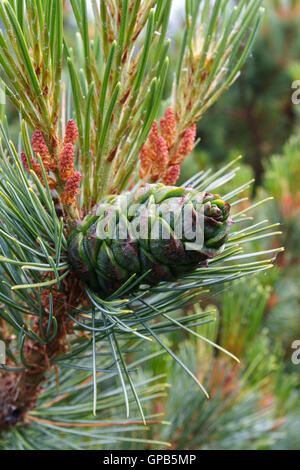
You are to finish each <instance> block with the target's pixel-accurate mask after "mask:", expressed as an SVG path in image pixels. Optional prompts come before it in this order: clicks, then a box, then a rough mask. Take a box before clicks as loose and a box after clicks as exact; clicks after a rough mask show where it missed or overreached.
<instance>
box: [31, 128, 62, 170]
mask: <svg viewBox="0 0 300 470" xmlns="http://www.w3.org/2000/svg"><path fill="white" fill-rule="evenodd" d="M32 148H33V150H34V152H35V153H36V154H39V155H40V157H41V159H42V162H43V164H44V167H45V169H46V170H51V171H54V170H55V169H56V163H55V160H54V157H53V156H52V155H50V152H49V149H48V147H47V145H46V142H45V139H44V136H43V134H42V132H41V131H40V130H39V129H37V130H36V131H35V132H34V134H33V136H32Z"/></svg>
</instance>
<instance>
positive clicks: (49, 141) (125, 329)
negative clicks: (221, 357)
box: [0, 0, 280, 449]
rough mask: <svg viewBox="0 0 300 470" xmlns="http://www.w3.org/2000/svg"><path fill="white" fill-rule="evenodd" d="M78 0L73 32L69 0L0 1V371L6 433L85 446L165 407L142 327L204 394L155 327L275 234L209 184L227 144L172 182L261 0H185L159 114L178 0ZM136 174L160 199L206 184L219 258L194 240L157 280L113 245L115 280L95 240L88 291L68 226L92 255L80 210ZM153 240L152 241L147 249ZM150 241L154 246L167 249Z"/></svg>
mask: <svg viewBox="0 0 300 470" xmlns="http://www.w3.org/2000/svg"><path fill="white" fill-rule="evenodd" d="M87 3H88V2H87V1H86V0H71V1H70V4H71V7H72V15H73V17H74V20H75V24H76V28H77V30H78V33H77V35H76V41H77V44H74V43H72V41H71V40H70V38H68V35H65V31H64V11H65V10H64V9H65V7H67V5H68V2H64V1H63V0H48V1H46V2H42V1H40V0H28V1H26V2H25V1H22V0H15V1H14V0H13V1H7V0H4V1H3V2H0V17H1V19H2V22H3V26H4V28H3V31H0V67H1V77H2V86H3V87H4V88H5V92H6V95H7V97H8V99H9V100H10V102H11V103H12V105H13V106H14V107H15V108H16V110H17V111H18V112H19V115H20V129H19V140H18V142H13V141H12V140H11V139H10V137H9V124H8V122H7V120H6V119H5V118H4V119H3V121H2V122H1V123H0V132H1V142H0V278H1V283H0V303H1V309H0V334H1V336H0V338H1V339H3V341H4V342H5V345H6V354H7V361H6V364H4V365H2V366H1V369H0V433H1V439H2V443H1V444H0V445H3V446H4V447H5V448H20V449H24V448H25V449H28V448H29V449H32V448H33V449H34V448H50V449H55V448H61V447H62V446H63V447H64V448H77V449H79V448H84V447H85V445H86V444H85V442H86V440H85V439H82V438H83V437H87V436H89V437H90V439H92V442H90V444H89V445H90V447H92V446H93V442H94V445H101V444H103V445H104V444H109V443H111V442H113V441H115V442H116V441H117V442H118V440H121V439H123V440H125V441H126V439H127V438H126V437H124V431H128V432H131V433H132V432H134V431H137V429H140V428H139V427H140V426H141V425H142V424H143V423H146V422H148V423H149V424H151V422H157V421H159V420H160V417H157V416H152V415H151V414H149V410H150V408H149V407H148V402H149V401H150V400H151V399H152V398H154V397H155V396H157V395H159V394H160V393H164V392H163V390H164V384H163V383H162V377H158V379H159V380H154V379H153V378H151V377H147V376H145V375H144V376H143V375H139V374H138V372H137V368H138V367H139V366H140V365H141V364H143V363H147V361H148V357H147V356H146V355H144V356H143V355H142V353H141V351H140V350H141V349H142V348H141V345H143V344H144V342H149V341H154V342H156V343H157V346H158V349H157V352H155V353H153V354H152V356H153V355H157V354H160V353H161V351H165V352H167V353H168V354H170V356H172V358H173V359H174V360H175V361H176V362H177V363H178V364H179V365H180V366H181V367H182V368H183V369H184V370H185V372H186V373H187V374H188V375H190V377H191V379H192V380H194V381H195V382H196V383H197V385H198V386H199V387H200V388H201V389H202V391H203V392H204V393H205V394H206V391H205V389H204V387H203V385H202V383H201V381H200V380H199V377H198V376H196V375H194V373H193V371H192V370H190V369H189V368H188V366H187V365H185V364H184V362H182V360H181V359H180V358H179V357H177V356H176V354H175V353H173V352H172V351H171V350H170V348H169V347H168V346H167V345H166V344H165V342H164V340H163V337H162V334H163V333H168V332H169V331H170V330H171V331H172V330H181V329H184V330H188V331H190V327H194V326H198V325H200V324H202V323H205V322H206V321H207V313H205V314H204V313H203V312H198V313H195V314H194V313H193V314H191V315H181V314H179V315H178V312H180V311H181V309H182V308H184V307H186V306H188V305H191V304H193V303H195V301H196V300H199V299H201V294H202V293H203V291H205V290H207V288H209V287H210V286H213V285H216V284H222V283H225V282H229V281H232V280H234V279H238V278H240V277H243V276H246V275H250V274H253V273H257V272H259V271H264V270H266V269H269V268H270V267H271V263H272V259H273V256H274V253H276V252H277V251H280V248H278V249H274V250H266V251H263V252H262V251H260V252H258V253H256V252H255V251H251V249H250V251H249V250H248V251H247V248H246V247H247V242H248V241H253V240H256V239H260V238H264V237H270V236H273V235H274V233H276V232H274V230H273V227H274V226H269V225H267V224H266V223H265V222H264V221H263V222H259V223H257V224H253V223H252V222H251V217H248V212H251V211H252V210H254V209H255V207H253V206H248V207H247V209H244V210H239V209H237V208H238V202H239V199H240V197H239V195H240V194H241V193H242V192H243V189H244V187H243V186H242V187H237V188H236V189H234V190H232V191H230V192H229V193H227V194H222V198H220V197H219V196H214V197H211V196H209V195H208V194H216V189H217V188H218V192H219V191H220V189H219V188H221V187H222V185H223V184H224V183H226V182H228V181H230V180H231V179H233V178H234V176H235V174H236V172H237V170H238V167H237V166H236V160H235V161H233V162H231V163H230V164H228V165H227V166H226V167H224V168H222V169H220V170H219V171H217V172H210V171H203V172H201V173H199V174H197V175H195V176H194V177H193V178H192V179H191V180H189V181H188V182H186V184H185V185H184V186H183V187H182V188H170V186H172V185H174V184H175V183H176V181H177V179H178V176H179V172H180V164H181V163H182V161H183V160H184V159H185V157H186V156H187V155H188V154H189V153H190V152H191V151H192V150H193V147H194V144H195V138H196V123H197V121H198V120H199V119H200V118H202V116H203V115H204V113H205V111H206V110H207V109H208V108H209V106H211V105H212V104H213V103H214V102H215V101H216V100H217V99H218V98H219V97H220V96H221V95H222V93H223V92H224V91H226V90H227V89H228V87H229V86H230V85H231V84H232V83H233V82H234V81H235V80H236V79H237V78H238V76H239V74H240V70H241V67H242V65H243V64H244V63H245V61H246V59H247V58H248V56H249V54H250V51H251V47H252V45H253V42H254V40H255V37H256V34H257V31H258V29H259V25H260V22H261V18H262V14H263V10H262V9H261V7H260V3H261V2H260V0H251V1H246V0H240V1H237V2H234V3H235V6H234V7H233V8H232V4H231V2H228V1H227V0H216V1H211V0H205V1H203V2H201V1H200V0H187V1H186V25H185V32H184V36H183V41H182V45H181V53H180V57H179V58H178V64H177V74H176V76H175V78H174V86H173V96H172V98H171V106H170V107H168V108H167V109H164V110H163V111H164V112H163V115H164V117H162V118H161V119H160V121H159V117H160V116H159V113H160V108H161V105H162V96H163V93H164V90H165V82H166V77H167V71H168V63H169V58H168V53H169V48H170V41H169V40H168V39H167V33H168V23H169V16H170V9H171V6H172V1H171V0H105V1H104V0H101V1H100V2H98V1H94V0H92V2H91V4H92V18H89V12H88V5H87ZM75 47H76V49H75ZM145 184H146V185H149V184H150V185H153V184H155V185H158V186H157V187H156V186H155V188H156V189H155V191H153V194H152V195H151V197H150V194H149V195H148V196H149V198H148V199H147V200H146V201H144V202H145V204H147V203H148V202H150V203H151V204H152V206H154V207H155V206H156V205H157V204H158V203H159V197H158V192H159V191H162V192H164V194H167V193H169V192H170V191H171V194H172V195H175V194H177V195H178V198H180V197H183V195H185V196H186V195H187V196H188V195H189V194H192V195H197V194H198V195H201V198H202V201H205V203H206V217H207V219H210V225H209V226H207V230H208V232H209V234H207V237H206V242H207V248H208V250H212V251H213V256H212V253H211V252H210V253H209V254H208V255H207V256H205V261H206V262H205V263H203V261H204V260H203V256H202V258H201V256H200V258H201V259H199V261H201V262H200V263H199V262H198V258H197V256H195V258H197V262H196V263H194V264H193V269H192V270H189V269H186V266H185V269H182V271H180V269H178V272H177V273H176V276H172V278H168V277H165V276H162V275H161V276H160V277H159V278H157V282H156V283H155V284H156V285H153V282H149V279H150V277H151V271H153V263H152V264H151V263H148V265H147V266H144V267H143V269H142V270H141V269H134V266H133V261H134V258H131V256H130V253H129V251H128V250H129V248H128V247H127V251H126V247H125V248H124V247H123V250H125V251H124V253H123V252H122V253H121V255H120V257H121V261H124V262H125V260H126V257H127V258H128V267H129V266H130V273H129V275H127V274H126V276H123V275H120V276H119V277H118V282H117V283H116V284H117V285H115V286H114V285H113V284H112V281H111V276H110V273H107V272H105V269H106V266H107V264H110V265H114V263H115V261H116V260H115V259H113V255H112V251H113V250H112V249H111V247H109V249H108V248H107V249H106V251H105V252H103V253H102V252H101V253H102V254H103V256H98V259H97V266H98V267H99V271H100V275H99V273H97V272H96V274H98V277H97V282H100V284H101V289H95V288H94V286H93V284H92V283H90V282H89V280H88V279H87V277H86V276H84V275H83V276H82V275H78V271H80V269H73V268H74V263H72V256H71V257H70V248H69V247H70V243H71V240H74V239H76V237H81V239H80V243H78V244H77V247H78V256H77V261H79V262H80V261H82V260H83V259H84V258H85V257H86V256H88V255H89V252H88V251H87V250H88V243H87V241H88V239H87V238H86V235H87V234H86V233H83V232H85V229H86V228H87V227H86V225H85V224H86V220H88V219H89V217H90V220H93V216H94V214H95V211H96V210H97V208H99V206H101V204H102V203H103V201H104V200H106V199H105V198H108V199H109V200H112V199H114V198H118V197H123V196H124V195H126V194H128V191H131V192H133V193H134V194H137V192H138V191H143V190H144V189H143V188H145V186H143V185H145ZM151 187H152V186H151ZM262 202H263V201H260V202H259V203H262ZM177 204H178V199H177ZM230 206H231V218H232V221H233V226H232V227H231V230H230V233H229V225H228V224H227V223H226V221H227V220H229V219H228V217H229V207H230ZM97 217H98V216H97ZM87 218H88V219H87ZM154 218H155V217H154ZM83 221H84V222H83ZM223 222H224V223H225V228H224V226H223V225H222V224H223ZM83 227H84V228H83ZM74 237H75V238H74ZM150 238H151V237H150ZM150 238H149V239H147V240H146V241H145V243H146V245H147V250H146V252H147V253H151V254H152V255H153V253H152V251H153V247H152V246H151V239H150ZM94 241H95V240H94ZM160 243H161V240H159V241H158V246H156V250H157V252H159V253H160V255H159V256H157V259H158V260H160V256H163V255H164V253H163V250H161V246H160V245H159V244H160ZM208 245H209V246H208ZM103 246H104V244H102V247H103ZM144 251H145V250H144ZM179 251H180V250H179ZM179 251H178V253H177V252H176V256H178V257H179V260H180V263H182V264H185V263H183V262H182V259H180V256H184V254H183V253H182V254H180V253H179ZM191 253H193V251H191ZM165 255H166V253H165ZM114 256H115V255H114ZM139 256H141V254H140V253H139ZM191 256H192V255H191ZM198 256H199V254H198ZM70 258H71V259H70ZM70 261H71V262H70ZM160 262H161V265H160ZM180 263H178V264H180ZM157 264H158V266H156V268H159V267H162V266H163V265H164V261H158V263H157ZM128 267H127V270H128ZM94 268H95V265H94ZM123 268H124V267H123ZM91 271H93V274H95V271H97V270H96V269H93V270H91V269H90V268H89V269H88V270H87V272H88V273H89V274H90V273H91ZM143 276H146V277H145V279H142V277H143ZM147 276H149V278H147ZM158 281H161V282H158ZM176 312H177V313H176ZM189 326H190V327H189ZM191 331H192V330H191ZM216 347H218V346H217V345H216ZM136 351H138V352H136ZM134 352H135V353H136V354H137V356H136V357H135V358H134V359H132V355H133V353H134ZM222 353H226V351H223V350H222ZM144 367H145V366H144ZM123 404H124V407H125V413H123V412H122V411H120V409H122V405H123ZM120 416H123V417H122V418H121V419H120V418H119V417H120ZM124 416H125V417H124ZM103 427H105V432H104V431H103ZM109 427H111V429H112V431H113V432H111V433H109V431H107V429H108V428H109ZM58 434H59V436H60V438H59V439H58V438H57V437H56V436H57V435H58ZM128 439H130V438H128ZM62 440H63V443H62ZM138 440H140V441H141V442H142V439H141V438H140V437H136V441H138ZM0 442H1V441H0ZM145 442H146V441H145Z"/></svg>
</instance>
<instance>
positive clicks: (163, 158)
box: [151, 137, 169, 181]
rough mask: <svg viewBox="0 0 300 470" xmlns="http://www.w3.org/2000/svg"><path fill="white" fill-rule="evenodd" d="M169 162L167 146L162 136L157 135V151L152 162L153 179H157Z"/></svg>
mask: <svg viewBox="0 0 300 470" xmlns="http://www.w3.org/2000/svg"><path fill="white" fill-rule="evenodd" d="M168 163H169V151H168V146H167V143H166V141H165V139H164V138H163V137H159V138H158V141H157V153H156V157H155V160H154V162H153V166H152V171H151V176H152V178H153V180H154V181H157V180H158V179H159V178H160V177H162V176H163V175H164V173H165V170H166V168H167V166H168Z"/></svg>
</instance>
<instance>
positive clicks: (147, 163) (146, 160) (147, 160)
mask: <svg viewBox="0 0 300 470" xmlns="http://www.w3.org/2000/svg"><path fill="white" fill-rule="evenodd" d="M140 162H141V166H140V178H142V179H143V178H145V176H147V174H148V173H149V171H150V168H151V165H152V158H151V152H150V150H149V147H148V145H147V144H144V145H143V147H142V150H141V153H140Z"/></svg>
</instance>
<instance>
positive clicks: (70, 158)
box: [59, 143, 75, 181]
mask: <svg viewBox="0 0 300 470" xmlns="http://www.w3.org/2000/svg"><path fill="white" fill-rule="evenodd" d="M74 154H75V147H74V145H73V144H71V143H69V144H67V145H65V147H64V149H63V151H62V153H61V156H60V159H59V176H60V178H61V179H62V180H63V181H67V180H68V179H69V178H71V176H72V175H73V173H74Z"/></svg>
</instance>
